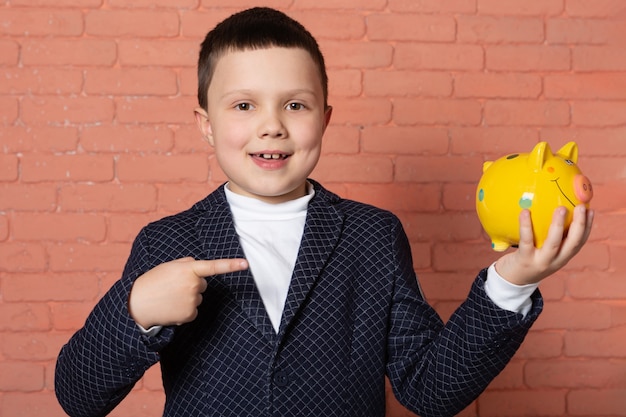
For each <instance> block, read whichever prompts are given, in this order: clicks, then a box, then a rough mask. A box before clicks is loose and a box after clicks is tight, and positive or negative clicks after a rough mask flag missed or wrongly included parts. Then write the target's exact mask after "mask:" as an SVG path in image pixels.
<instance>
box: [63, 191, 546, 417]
mask: <svg viewBox="0 0 626 417" xmlns="http://www.w3.org/2000/svg"><path fill="white" fill-rule="evenodd" d="M313 184H314V186H315V191H316V194H315V197H314V198H313V200H312V201H311V203H310V205H309V209H308V213H307V222H306V226H305V230H304V235H303V238H302V242H301V247H300V251H299V254H298V259H297V262H296V266H295V269H294V271H293V277H292V282H291V287H290V290H289V294H288V297H287V302H286V305H285V309H284V313H283V317H282V322H281V325H280V329H279V332H278V334H277V333H276V332H275V331H274V329H273V327H272V324H271V322H270V320H269V317H268V316H267V314H266V312H265V309H264V307H263V302H262V300H261V298H260V296H259V293H258V291H257V289H256V287H255V284H254V280H253V277H252V276H251V275H250V272H249V271H241V272H235V273H229V274H224V275H220V276H215V277H209V278H208V289H207V291H206V292H205V294H204V301H203V303H202V305H201V306H200V308H199V315H198V318H197V319H196V320H195V321H193V322H191V323H188V324H185V325H182V326H179V327H166V328H164V329H163V330H162V331H161V332H160V333H159V334H158V335H157V336H154V337H148V336H144V335H142V333H140V332H139V330H138V328H137V326H136V325H135V323H134V322H133V320H132V319H131V317H130V316H129V314H128V310H127V300H128V295H129V291H130V288H131V286H132V284H133V281H134V280H135V279H136V278H137V277H138V276H140V275H141V274H143V273H144V272H146V271H148V270H149V269H151V268H153V267H154V266H156V265H158V264H160V263H162V262H166V261H170V260H173V259H177V258H182V257H185V256H192V257H194V258H196V259H217V258H232V257H243V251H242V249H241V246H240V245H239V241H238V238H237V235H236V233H235V229H234V226H233V222H232V217H231V214H230V210H229V207H228V204H227V202H226V199H225V196H224V192H223V189H222V188H220V189H219V190H217V191H215V192H214V193H212V194H211V195H209V196H208V197H207V198H206V199H204V200H203V201H201V202H199V203H197V204H196V205H195V206H194V207H192V208H191V209H190V210H188V211H185V212H183V213H180V214H178V215H175V216H172V217H168V218H165V219H162V220H160V221H157V222H155V223H152V224H150V225H148V226H147V227H146V228H144V229H143V230H142V231H141V233H140V234H139V236H138V237H137V239H136V241H135V243H134V245H133V248H132V252H131V255H130V258H129V260H128V262H127V265H126V267H125V269H124V272H123V276H122V278H121V279H120V281H118V282H117V283H116V284H115V285H114V286H113V287H112V288H111V290H110V291H109V292H108V293H107V294H106V295H105V296H104V297H103V298H102V300H100V302H98V304H97V305H96V307H95V308H94V310H93V312H92V313H91V314H90V316H89V317H88V319H87V321H86V323H85V325H84V327H83V328H82V329H80V330H79V331H78V332H77V333H76V334H75V335H74V336H73V337H72V338H71V339H70V341H69V342H68V343H67V345H65V346H64V347H63V349H62V351H61V353H60V355H59V358H58V362H57V367H56V380H55V388H56V392H57V396H58V399H59V401H60V403H61V405H62V406H63V408H64V409H65V410H66V412H67V413H68V414H69V415H70V416H74V417H86V416H102V415H105V414H106V413H107V412H109V411H110V410H112V409H113V408H114V407H115V406H116V405H117V404H118V403H119V402H120V401H121V400H122V399H123V398H124V397H125V396H126V395H127V394H128V393H129V391H130V390H131V388H132V387H133V384H134V383H135V382H136V381H137V380H138V379H139V378H140V377H141V376H142V375H143V373H144V372H145V370H146V369H148V368H149V367H150V366H152V365H154V364H155V363H156V362H160V365H161V367H162V371H163V384H164V388H165V392H166V404H165V410H164V416H170V417H173V416H178V417H194V416H205V417H206V416H220V417H225V416H246V417H247V416H255V417H256V416H314V417H320V416H324V417H332V416H355V417H356V416H358V417H368V416H372V417H374V416H377V417H382V416H384V414H385V374H387V375H388V376H389V378H390V381H391V383H392V386H393V389H394V392H395V395H396V396H397V398H398V399H399V400H400V401H401V402H402V403H403V404H404V405H405V406H407V407H408V408H409V409H411V410H413V411H415V412H416V413H418V414H420V415H422V416H451V415H454V414H456V413H457V412H459V411H460V410H462V409H463V408H464V407H466V406H467V405H468V404H469V403H470V402H471V401H472V400H473V399H474V398H475V397H476V396H478V395H479V394H480V392H482V390H483V389H484V388H485V387H486V386H487V384H488V383H489V382H490V381H491V380H492V379H493V378H494V377H495V376H496V375H497V374H498V373H499V372H500V371H501V370H502V368H503V367H504V366H505V365H506V363H507V362H508V361H509V359H510V357H511V356H512V355H513V354H514V352H515V351H516V349H517V348H518V346H519V344H520V343H521V342H522V340H523V338H524V336H525V334H526V332H527V331H528V328H529V327H530V325H531V323H532V322H533V321H534V320H535V318H536V317H537V315H538V314H539V312H540V310H541V306H542V302H541V298H540V295H539V293H538V292H537V293H535V294H534V296H533V302H534V306H533V309H532V311H531V312H530V314H528V315H527V316H526V317H525V318H522V317H521V315H517V314H514V313H511V312H507V311H503V310H501V309H499V308H498V307H496V306H495V305H494V304H493V303H492V302H491V301H490V300H489V299H488V298H487V296H486V295H485V292H484V288H483V283H484V279H485V271H482V272H481V273H480V274H479V276H478V277H477V279H476V281H475V283H474V284H473V286H472V289H471V291H470V294H469V297H468V299H467V301H466V302H465V303H464V304H463V305H462V306H461V307H460V308H459V309H458V311H457V312H456V313H455V314H454V316H453V317H452V318H451V319H450V320H449V322H448V323H447V324H446V325H445V326H444V325H443V323H442V321H441V320H440V318H439V317H438V316H437V314H436V313H435V312H434V310H433V309H432V308H431V307H430V306H429V305H428V304H427V303H426V302H425V300H424V299H423V297H422V295H421V294H420V291H419V288H418V285H417V280H416V276H415V274H414V271H413V266H412V260H411V253H410V248H409V245H408V241H407V238H406V235H405V233H404V231H403V229H402V226H401V224H400V222H399V220H398V219H397V218H396V217H395V216H394V215H392V214H391V213H389V212H386V211H383V210H380V209H377V208H374V207H371V206H368V205H365V204H361V203H356V202H353V201H348V200H344V199H341V198H339V197H337V196H336V195H334V194H332V193H330V192H328V191H326V190H325V189H324V188H322V187H321V186H320V185H319V184H317V183H315V182H313ZM164 308H166V307H165V306H164ZM131 395H132V394H131Z"/></svg>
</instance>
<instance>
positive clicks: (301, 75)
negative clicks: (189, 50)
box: [196, 48, 331, 203]
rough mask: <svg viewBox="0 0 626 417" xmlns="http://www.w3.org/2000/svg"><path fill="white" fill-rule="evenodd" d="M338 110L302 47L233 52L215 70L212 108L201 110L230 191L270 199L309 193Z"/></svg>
mask: <svg viewBox="0 0 626 417" xmlns="http://www.w3.org/2000/svg"><path fill="white" fill-rule="evenodd" d="M330 115H331V109H330V107H329V108H324V95H323V91H322V82H321V77H320V74H319V71H318V69H317V67H316V65H315V63H314V62H313V59H312V58H311V56H310V55H309V53H308V52H306V51H305V50H303V49H300V48H268V49H258V50H245V51H234V52H228V53H226V54H225V55H224V56H222V57H221V58H220V59H219V60H218V62H217V64H216V67H215V71H214V73H213V78H212V80H211V83H210V85H209V90H208V111H205V110H203V109H196V120H197V122H198V126H199V127H200V130H201V131H202V133H203V135H204V136H205V138H206V139H207V141H208V142H209V144H211V146H213V147H214V148H215V155H216V157H217V160H218V162H219V164H220V166H221V168H222V170H223V171H224V173H225V174H226V176H227V177H228V180H229V187H230V190H231V191H233V192H235V193H238V194H242V195H246V196H249V197H254V198H258V199H259V200H263V201H266V202H269V203H280V202H284V201H288V200H293V199H295V198H298V197H301V196H303V195H305V190H306V188H305V187H306V185H305V180H306V178H307V177H308V176H309V174H310V173H311V171H313V168H314V167H315V165H316V164H317V161H318V159H319V156H320V151H321V145H322V135H323V134H324V131H325V129H326V126H328V122H329V120H330Z"/></svg>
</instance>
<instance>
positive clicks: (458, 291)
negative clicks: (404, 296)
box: [417, 272, 476, 304]
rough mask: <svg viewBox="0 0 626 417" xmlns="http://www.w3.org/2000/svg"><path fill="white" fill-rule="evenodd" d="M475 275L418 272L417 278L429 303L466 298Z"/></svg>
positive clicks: (458, 301) (457, 300)
mask: <svg viewBox="0 0 626 417" xmlns="http://www.w3.org/2000/svg"><path fill="white" fill-rule="evenodd" d="M475 278H476V277H475V276H474V275H472V274H471V273H465V272H420V273H419V274H418V277H417V279H418V280H419V282H420V286H421V287H422V291H423V292H424V295H425V296H426V299H427V300H428V302H429V303H433V302H437V301H451V300H453V301H456V302H457V304H459V303H460V302H462V301H464V300H465V299H466V298H467V294H468V293H469V291H470V288H471V286H472V283H473V282H474V279H475Z"/></svg>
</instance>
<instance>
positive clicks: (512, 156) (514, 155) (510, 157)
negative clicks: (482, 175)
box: [506, 153, 519, 159]
mask: <svg viewBox="0 0 626 417" xmlns="http://www.w3.org/2000/svg"><path fill="white" fill-rule="evenodd" d="M518 156H519V154H518V153H514V154H512V155H509V156H507V157H506V159H515V158H517V157H518Z"/></svg>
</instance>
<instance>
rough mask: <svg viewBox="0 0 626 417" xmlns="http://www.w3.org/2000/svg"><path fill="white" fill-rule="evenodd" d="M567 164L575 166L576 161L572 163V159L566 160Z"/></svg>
mask: <svg viewBox="0 0 626 417" xmlns="http://www.w3.org/2000/svg"><path fill="white" fill-rule="evenodd" d="M565 163H566V164H567V165H574V161H572V160H570V159H566V160H565Z"/></svg>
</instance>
